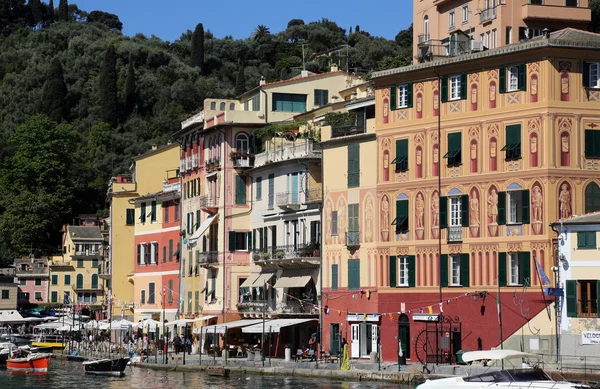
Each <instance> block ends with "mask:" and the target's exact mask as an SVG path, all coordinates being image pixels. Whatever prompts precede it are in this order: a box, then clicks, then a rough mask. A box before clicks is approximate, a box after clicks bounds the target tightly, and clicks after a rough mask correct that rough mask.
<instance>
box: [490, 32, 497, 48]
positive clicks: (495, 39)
mask: <svg viewBox="0 0 600 389" xmlns="http://www.w3.org/2000/svg"><path fill="white" fill-rule="evenodd" d="M491 43H492V49H495V48H496V47H497V46H498V36H497V34H496V29H495V28H494V29H493V30H492V42H491Z"/></svg>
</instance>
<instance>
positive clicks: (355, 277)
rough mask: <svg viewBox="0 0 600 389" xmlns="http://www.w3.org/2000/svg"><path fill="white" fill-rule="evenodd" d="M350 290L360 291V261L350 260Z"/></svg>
mask: <svg viewBox="0 0 600 389" xmlns="http://www.w3.org/2000/svg"><path fill="white" fill-rule="evenodd" d="M348 289H360V260H359V259H349V260H348Z"/></svg>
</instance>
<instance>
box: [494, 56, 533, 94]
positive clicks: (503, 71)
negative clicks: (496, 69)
mask: <svg viewBox="0 0 600 389" xmlns="http://www.w3.org/2000/svg"><path fill="white" fill-rule="evenodd" d="M526 76H527V69H526V68H525V64H524V63H522V64H520V65H511V66H508V67H506V66H503V67H501V68H500V76H499V84H500V93H506V92H516V91H524V90H526V89H527V79H526Z"/></svg>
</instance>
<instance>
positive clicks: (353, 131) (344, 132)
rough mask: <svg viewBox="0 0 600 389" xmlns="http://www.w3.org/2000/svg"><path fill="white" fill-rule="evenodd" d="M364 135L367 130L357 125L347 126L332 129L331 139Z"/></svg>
mask: <svg viewBox="0 0 600 389" xmlns="http://www.w3.org/2000/svg"><path fill="white" fill-rule="evenodd" d="M364 133H365V129H364V128H362V129H361V128H359V127H358V126H357V125H356V124H346V125H340V126H332V127H331V137H332V138H339V137H341V136H350V135H358V134H364Z"/></svg>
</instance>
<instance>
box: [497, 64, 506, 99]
mask: <svg viewBox="0 0 600 389" xmlns="http://www.w3.org/2000/svg"><path fill="white" fill-rule="evenodd" d="M498 84H500V85H498V90H499V91H500V93H506V66H502V67H501V68H500V76H499V80H498Z"/></svg>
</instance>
